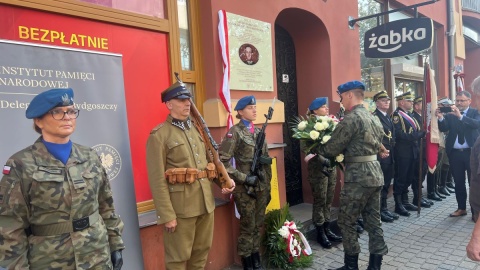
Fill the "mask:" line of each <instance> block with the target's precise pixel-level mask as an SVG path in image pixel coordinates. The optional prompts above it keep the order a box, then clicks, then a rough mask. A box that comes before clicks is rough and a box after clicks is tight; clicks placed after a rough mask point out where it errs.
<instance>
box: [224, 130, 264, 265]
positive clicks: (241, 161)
mask: <svg viewBox="0 0 480 270" xmlns="http://www.w3.org/2000/svg"><path fill="white" fill-rule="evenodd" d="M259 132H260V129H258V128H255V132H254V134H252V133H250V131H249V130H248V128H247V127H246V126H245V124H244V123H243V121H240V122H239V123H238V124H236V125H234V126H233V127H232V128H230V130H229V131H228V132H227V134H226V136H225V138H224V139H223V141H222V144H221V146H220V150H219V154H220V160H221V161H222V162H223V164H224V165H225V168H226V169H227V172H228V174H229V175H230V177H231V178H232V179H233V180H234V181H235V184H236V187H235V190H234V191H233V194H234V199H235V204H236V206H237V209H238V212H239V213H240V216H241V217H240V235H239V236H238V246H237V250H238V254H239V255H240V256H250V254H252V253H254V252H257V251H258V250H259V248H260V228H261V227H262V226H263V221H264V219H265V211H266V208H267V205H268V203H269V202H270V189H271V188H270V180H271V178H272V169H271V167H270V165H262V167H261V169H260V170H259V172H258V174H259V175H258V178H259V180H260V181H258V185H257V186H256V187H255V192H256V195H257V199H254V198H252V197H250V196H249V195H248V194H247V191H246V189H245V186H244V185H243V183H244V182H245V179H246V177H247V176H248V175H249V172H250V166H251V165H252V161H253V155H254V153H255V142H256V139H257V136H258V133H259ZM263 155H264V156H268V150H267V142H266V141H265V143H264V145H263ZM232 158H235V164H236V168H234V167H233V166H232V164H231V163H230V160H231V159H232Z"/></svg>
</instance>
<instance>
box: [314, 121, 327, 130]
mask: <svg viewBox="0 0 480 270" xmlns="http://www.w3.org/2000/svg"><path fill="white" fill-rule="evenodd" d="M313 128H314V129H316V130H318V131H322V130H324V129H325V126H324V125H323V124H322V123H320V122H317V123H315V126H313Z"/></svg>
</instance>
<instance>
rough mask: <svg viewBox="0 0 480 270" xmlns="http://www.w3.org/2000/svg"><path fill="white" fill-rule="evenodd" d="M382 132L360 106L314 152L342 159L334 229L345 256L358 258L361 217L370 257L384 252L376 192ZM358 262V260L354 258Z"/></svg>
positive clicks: (380, 181) (379, 182) (380, 178)
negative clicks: (341, 242) (337, 226)
mask: <svg viewBox="0 0 480 270" xmlns="http://www.w3.org/2000/svg"><path fill="white" fill-rule="evenodd" d="M382 136H383V128H382V125H381V124H380V121H379V120H378V118H376V117H374V116H373V115H372V114H371V113H369V112H368V110H367V109H365V107H364V106H363V105H356V106H354V107H353V108H352V109H351V110H350V111H349V112H348V113H346V115H345V118H344V119H343V121H341V122H340V123H339V124H338V125H337V127H336V128H335V130H334V131H333V134H332V137H331V138H332V139H330V141H328V142H327V143H326V144H325V145H320V146H319V147H318V148H317V151H318V153H319V154H321V155H324V156H327V157H336V156H337V155H339V154H344V156H345V176H344V185H343V188H342V191H341V193H340V213H339V217H338V225H339V226H340V229H341V230H342V234H343V247H344V249H345V253H346V254H347V255H358V254H359V253H360V245H359V244H358V234H357V231H356V228H355V223H356V220H357V217H358V216H359V215H360V214H362V216H363V219H364V221H365V229H366V230H367V231H368V232H369V237H370V244H369V250H370V253H371V254H380V255H385V254H387V252H388V249H387V245H386V244H385V241H384V239H383V230H382V228H381V222H380V209H379V206H380V191H381V189H382V186H383V174H382V170H381V167H380V164H379V162H378V161H377V160H376V159H377V158H376V155H377V153H378V151H379V149H380V145H381V142H382ZM357 259H358V257H357Z"/></svg>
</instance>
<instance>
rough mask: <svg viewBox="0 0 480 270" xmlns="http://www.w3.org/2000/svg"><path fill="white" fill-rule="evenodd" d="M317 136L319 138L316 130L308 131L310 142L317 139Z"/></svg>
mask: <svg viewBox="0 0 480 270" xmlns="http://www.w3.org/2000/svg"><path fill="white" fill-rule="evenodd" d="M319 136H320V132H318V131H316V130H312V131H310V138H312V140H316V139H318V137H319Z"/></svg>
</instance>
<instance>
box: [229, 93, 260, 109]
mask: <svg viewBox="0 0 480 270" xmlns="http://www.w3.org/2000/svg"><path fill="white" fill-rule="evenodd" d="M255 104H257V100H255V97H254V96H246V97H243V98H241V99H240V100H239V101H238V102H237V105H236V106H235V109H234V110H235V111H239V110H243V109H244V108H245V107H247V105H255Z"/></svg>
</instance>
